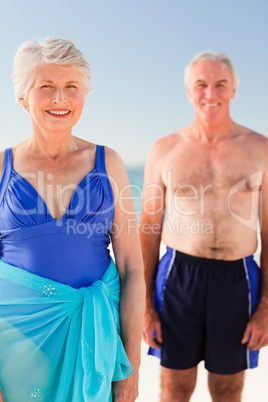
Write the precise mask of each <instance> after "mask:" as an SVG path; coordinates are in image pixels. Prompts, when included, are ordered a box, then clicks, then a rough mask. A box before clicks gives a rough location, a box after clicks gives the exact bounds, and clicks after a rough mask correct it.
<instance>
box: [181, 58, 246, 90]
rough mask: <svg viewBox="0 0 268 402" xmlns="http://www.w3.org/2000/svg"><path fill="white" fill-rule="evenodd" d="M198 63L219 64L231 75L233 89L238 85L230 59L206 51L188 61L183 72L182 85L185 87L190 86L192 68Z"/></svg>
mask: <svg viewBox="0 0 268 402" xmlns="http://www.w3.org/2000/svg"><path fill="white" fill-rule="evenodd" d="M199 61H216V62H218V63H221V64H222V65H224V66H225V67H227V68H228V69H229V71H230V73H231V74H232V77H233V84H234V86H235V87H237V85H238V84H239V78H238V75H237V73H236V71H235V68H234V66H233V63H232V62H231V60H230V58H229V57H228V56H227V54H225V53H215V52H212V51H210V50H206V51H205V52H201V53H198V54H197V55H196V56H194V58H193V59H192V60H191V61H190V63H189V64H188V65H187V66H186V67H185V70H184V83H185V85H186V86H187V87H189V85H190V78H191V72H192V69H193V66H194V65H195V64H196V63H198V62H199Z"/></svg>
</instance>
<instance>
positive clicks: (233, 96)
mask: <svg viewBox="0 0 268 402" xmlns="http://www.w3.org/2000/svg"><path fill="white" fill-rule="evenodd" d="M235 95H236V87H233V93H232V99H234V98H235Z"/></svg>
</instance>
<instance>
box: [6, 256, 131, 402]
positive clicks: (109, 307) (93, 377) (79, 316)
mask: <svg viewBox="0 0 268 402" xmlns="http://www.w3.org/2000/svg"><path fill="white" fill-rule="evenodd" d="M119 298H120V280H119V273H118V270H117V268H116V266H115V264H114V262H113V261H111V264H110V266H109V267H108V269H107V271H106V272H105V274H104V275H103V277H102V279H101V280H99V281H96V282H95V283H93V284H92V285H91V286H89V287H88V288H80V289H75V288H72V287H71V286H68V285H65V284H61V283H58V282H55V281H51V280H49V279H46V278H43V277H40V276H38V275H35V274H32V273H30V272H28V271H25V270H23V269H21V268H17V267H14V266H11V265H8V264H6V263H4V262H3V261H1V260H0V388H1V390H2V392H3V396H4V401H5V402H24V401H25V402H26V401H42V402H91V401H92V402H109V401H112V392H111V386H112V381H119V380H122V379H125V378H127V377H128V376H129V375H130V374H131V373H132V371H133V370H132V368H131V365H130V362H129V360H128V358H127V355H126V353H125V350H124V347H123V344H122V341H121V338H120V322H119Z"/></svg>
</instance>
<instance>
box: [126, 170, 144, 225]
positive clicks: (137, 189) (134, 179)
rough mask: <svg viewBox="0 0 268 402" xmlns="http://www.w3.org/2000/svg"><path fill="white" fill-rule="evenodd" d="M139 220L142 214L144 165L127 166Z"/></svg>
mask: <svg viewBox="0 0 268 402" xmlns="http://www.w3.org/2000/svg"><path fill="white" fill-rule="evenodd" d="M126 171H127V175H128V179H129V183H130V186H131V191H132V196H133V201H134V206H135V211H136V215H137V219H138V222H139V221H140V216H141V204H142V189H143V179H144V166H136V167H132V166H131V167H128V166H127V167H126Z"/></svg>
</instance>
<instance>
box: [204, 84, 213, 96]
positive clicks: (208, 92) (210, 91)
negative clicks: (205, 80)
mask: <svg viewBox="0 0 268 402" xmlns="http://www.w3.org/2000/svg"><path fill="white" fill-rule="evenodd" d="M206 96H207V97H208V98H213V97H214V96H215V88H214V87H213V85H208V86H207V88H206Z"/></svg>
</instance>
